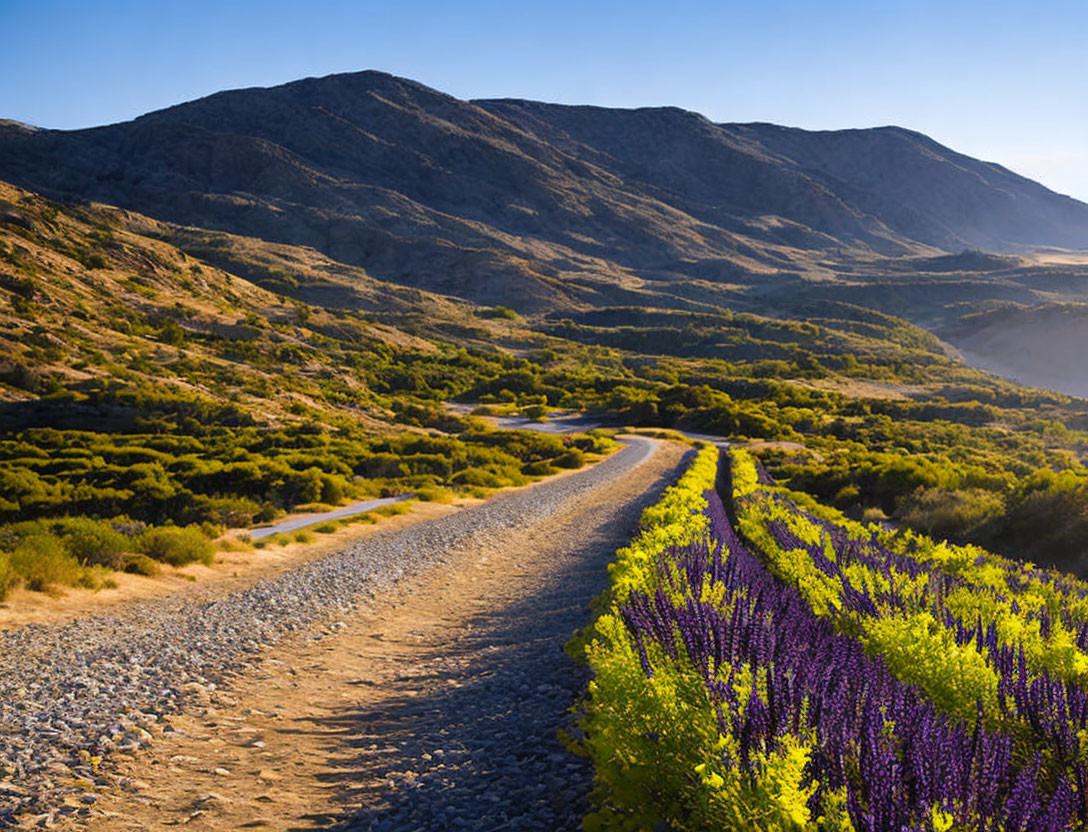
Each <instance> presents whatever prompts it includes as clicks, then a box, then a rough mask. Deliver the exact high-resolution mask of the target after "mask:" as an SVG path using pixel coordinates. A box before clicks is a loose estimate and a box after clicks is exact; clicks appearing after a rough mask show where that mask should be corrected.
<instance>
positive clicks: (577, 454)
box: [552, 448, 586, 468]
mask: <svg viewBox="0 0 1088 832" xmlns="http://www.w3.org/2000/svg"><path fill="white" fill-rule="evenodd" d="M552 464H553V465H555V466H556V467H558V468H581V467H582V466H583V465H585V464H586V455H585V454H584V453H582V452H581V451H580V450H579V449H578V448H571V449H570V450H569V451H567V452H566V453H565V454H561V455H560V456H557V457H556V458H555V459H553V460H552Z"/></svg>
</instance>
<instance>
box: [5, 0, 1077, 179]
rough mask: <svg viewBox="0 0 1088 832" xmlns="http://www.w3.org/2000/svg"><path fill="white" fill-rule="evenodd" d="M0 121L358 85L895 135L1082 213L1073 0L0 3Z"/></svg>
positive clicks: (124, 114) (117, 115)
mask: <svg viewBox="0 0 1088 832" xmlns="http://www.w3.org/2000/svg"><path fill="white" fill-rule="evenodd" d="M0 33H2V34H3V41H2V43H3V48H2V49H0V79H3V80H0V117H6V118H15V119H18V120H20V121H26V122H30V123H32V124H37V125H39V126H43V127H56V128H76V127H89V126H92V125H97V124H105V123H110V122H114V121H121V120H125V119H129V118H133V117H135V116H137V115H139V114H140V113H143V112H146V111H148V110H152V109H157V108H160V107H165V106H169V105H171V104H176V103H179V102H181V101H186V100H190V99H192V98H197V97H200V96H202V95H207V94H209V93H212V92H215V91H217V90H220V89H228V88H233V87H245V86H268V85H273V84H278V83H283V82H286V81H290V80H293V79H295V78H300V77H305V76H310V75H326V74H329V73H333V72H349V71H355V70H360V69H380V70H384V71H387V72H392V73H395V74H397V75H403V76H407V77H409V78H413V79H415V80H417V81H421V82H423V83H425V84H428V85H430V86H432V87H436V88H438V89H440V90H443V91H445V92H448V93H451V94H452V95H456V96H458V97H461V98H474V97H499V96H512V97H521V98H535V99H542V100H546V101H559V102H564V103H589V104H601V105H608V106H618V107H631V106H648V105H663V104H670V105H676V106H680V107H686V108H688V109H692V110H697V111H699V112H702V113H704V114H706V115H707V116H709V117H710V118H712V119H714V120H715V121H771V122H776V123H780V124H788V125H793V126H798V127H805V128H810V129H834V128H843V127H869V126H875V125H882V124H899V125H902V126H904V127H910V128H913V129H916V130H920V131H922V132H924V133H927V134H929V135H931V136H932V137H933V138H935V139H937V140H938V141H940V142H942V143H944V144H947V145H949V146H951V147H953V148H955V149H956V150H960V151H962V152H964V153H968V154H970V155H972V156H978V157H980V158H983V159H986V160H989V161H996V162H1000V163H1001V164H1004V165H1006V166H1007V167H1010V168H1012V169H1013V170H1015V171H1017V172H1019V173H1023V174H1024V175H1027V176H1031V177H1032V178H1035V179H1038V180H1040V181H1041V182H1043V183H1044V184H1046V185H1048V186H1049V187H1051V188H1053V189H1054V190H1057V191H1059V192H1061V193H1068V194H1070V195H1072V196H1076V197H1078V198H1080V199H1084V200H1088V49H1086V48H1085V43H1088V3H1085V2H1083V0H1069V2H1065V0H1039V1H1038V2H1035V3H1029V2H1019V3H1002V2H1000V0H992V2H986V3H982V2H974V1H973V0H963V1H962V2H956V0H945V2H940V3H937V2H928V0H917V1H916V2H909V3H908V2H899V0H883V1H882V0H871V2H833V0H823V2H818V1H817V0H765V2H743V3H741V2H728V0H719V2H710V0H702V2H696V1H695V0H688V2H685V0H677V1H676V2H671V3H664V2H654V3H649V2H640V0H629V2H611V0H602V1H601V2H593V0H583V1H582V2H577V3H576V2H567V0H551V2H518V0H506V2H490V0H488V1H487V2H451V1H450V0H447V2H422V0H401V1H400V2H396V1H395V0H389V1H388V2H369V1H368V0H357V1H356V2H344V0H325V1H324V2H323V0H311V2H309V3H306V4H302V3H300V2H290V3H289V2H280V1H279V0H264V1H263V2H257V0H234V2H232V1H231V0H218V2H208V0H189V1H188V2H173V0H159V1H158V2H155V1H154V0H141V2H128V0H120V1H118V2H109V0H103V2H98V3H93V2H71V1H69V2H61V1H60V0H0Z"/></svg>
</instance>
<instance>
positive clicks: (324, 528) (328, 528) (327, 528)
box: [314, 523, 336, 534]
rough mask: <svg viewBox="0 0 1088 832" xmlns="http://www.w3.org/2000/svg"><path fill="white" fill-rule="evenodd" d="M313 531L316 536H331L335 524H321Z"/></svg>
mask: <svg viewBox="0 0 1088 832" xmlns="http://www.w3.org/2000/svg"><path fill="white" fill-rule="evenodd" d="M314 531H315V532H317V533H318V534H332V533H333V532H335V531H336V524H335V523H322V524H321V525H320V526H315V527H314Z"/></svg>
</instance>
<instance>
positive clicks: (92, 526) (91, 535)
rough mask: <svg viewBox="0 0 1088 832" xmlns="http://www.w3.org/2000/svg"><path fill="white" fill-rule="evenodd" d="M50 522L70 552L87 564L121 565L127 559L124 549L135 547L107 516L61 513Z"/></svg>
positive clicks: (112, 567) (113, 566)
mask: <svg viewBox="0 0 1088 832" xmlns="http://www.w3.org/2000/svg"><path fill="white" fill-rule="evenodd" d="M50 525H51V526H52V527H53V528H52V531H53V532H54V533H55V534H56V535H58V536H59V537H60V538H61V539H62V540H63V541H64V547H65V549H67V550H68V553H69V554H70V555H72V556H73V557H75V558H76V559H77V560H78V561H79V562H80V563H83V564H85V565H96V566H105V567H108V568H110V569H120V568H121V567H122V566H123V565H124V562H125V559H124V553H125V551H126V550H128V549H131V548H132V541H131V540H129V539H128V538H127V537H125V536H124V535H123V534H121V533H120V532H119V531H117V530H116V529H115V528H114V527H113V525H112V524H111V523H109V522H108V521H106V520H93V519H91V518H90V517H62V518H58V519H57V520H54V521H53V522H52V523H51V524H50Z"/></svg>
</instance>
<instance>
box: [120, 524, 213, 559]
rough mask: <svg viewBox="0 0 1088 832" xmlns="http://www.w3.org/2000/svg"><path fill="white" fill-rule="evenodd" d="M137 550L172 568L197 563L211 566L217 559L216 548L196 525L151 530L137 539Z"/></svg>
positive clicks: (161, 527) (158, 527) (159, 527)
mask: <svg viewBox="0 0 1088 832" xmlns="http://www.w3.org/2000/svg"><path fill="white" fill-rule="evenodd" d="M136 549H137V551H139V552H142V553H143V554H145V555H148V556H150V557H152V558H154V559H155V560H158V561H162V562H163V563H168V564H170V565H171V566H184V565H185V564H187V563H194V562H196V561H200V562H201V563H205V564H207V565H209V566H210V565H211V563H212V561H213V559H214V557H215V547H214V546H212V544H211V542H210V541H209V540H208V539H207V538H206V537H205V536H204V534H203V532H201V530H200V527H199V526H195V525H194V526H156V527H153V528H150V529H148V530H147V531H145V532H144V533H143V534H141V535H140V536H139V537H138V538H137V540H136Z"/></svg>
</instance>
